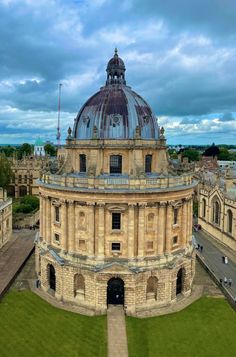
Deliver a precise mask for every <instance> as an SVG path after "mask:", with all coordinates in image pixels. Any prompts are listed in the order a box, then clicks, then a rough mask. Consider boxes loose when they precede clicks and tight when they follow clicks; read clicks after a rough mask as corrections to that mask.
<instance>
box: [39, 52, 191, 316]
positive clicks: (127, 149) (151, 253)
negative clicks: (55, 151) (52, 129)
mask: <svg viewBox="0 0 236 357" xmlns="http://www.w3.org/2000/svg"><path fill="white" fill-rule="evenodd" d="M68 134H69V135H68V138H67V145H66V152H67V155H66V160H65V163H64V165H63V167H62V168H61V170H60V173H59V174H57V175H53V174H44V175H43V177H42V179H41V181H40V207H41V217H40V222H41V224H40V235H39V237H38V239H37V243H36V271H37V274H38V276H39V278H40V281H41V288H42V289H43V291H45V292H48V293H49V294H51V295H54V296H55V299H57V300H62V301H64V302H68V303H74V304H77V305H81V306H85V307H87V308H88V309H91V310H94V311H96V312H97V313H104V312H105V311H106V309H107V304H124V305H125V306H126V310H127V313H129V314H135V312H136V311H138V310H139V309H142V310H149V309H150V307H159V306H165V305H167V304H170V303H174V302H175V301H176V298H177V297H180V298H184V297H186V296H189V294H191V289H192V282H193V277H194V273H195V253H194V250H193V247H192V195H193V188H194V186H195V185H196V182H195V181H193V179H192V176H191V174H190V173H184V174H182V175H178V174H177V173H176V172H175V170H174V168H173V167H172V166H171V167H170V165H169V161H168V157H167V146H166V140H165V137H164V129H163V128H161V129H159V127H158V125H157V119H156V118H155V116H154V115H153V113H152V111H151V108H150V107H149V105H148V104H147V103H146V102H145V101H144V99H143V98H142V97H140V96H139V95H138V94H136V93H135V92H134V91H132V90H131V88H130V87H128V86H126V81H125V66H124V62H123V61H122V59H121V58H120V57H119V56H118V54H117V52H115V54H114V57H113V58H112V59H111V60H110V61H109V62H108V66H107V81H106V85H105V86H104V87H102V88H101V89H100V91H99V92H97V93H96V94H95V95H94V96H92V97H91V98H90V99H89V100H88V101H87V102H86V103H85V104H84V106H83V107H82V108H81V110H80V112H79V114H78V115H77V118H76V120H75V124H74V128H73V131H72V130H71V129H70V128H69V130H68Z"/></svg>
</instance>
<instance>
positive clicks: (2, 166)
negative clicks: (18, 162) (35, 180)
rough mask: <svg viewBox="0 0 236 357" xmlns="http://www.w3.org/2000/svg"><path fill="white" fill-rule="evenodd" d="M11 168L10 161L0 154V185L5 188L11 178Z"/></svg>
mask: <svg viewBox="0 0 236 357" xmlns="http://www.w3.org/2000/svg"><path fill="white" fill-rule="evenodd" d="M12 176H13V174H12V170H11V165H10V162H9V161H8V160H7V158H6V156H5V154H2V153H1V154H0V187H3V188H6V187H7V186H8V185H9V183H10V181H11V178H12Z"/></svg>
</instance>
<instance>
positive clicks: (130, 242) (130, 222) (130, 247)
mask: <svg viewBox="0 0 236 357" xmlns="http://www.w3.org/2000/svg"><path fill="white" fill-rule="evenodd" d="M135 206H136V205H135V204H134V203H130V204H129V203H128V207H129V212H128V258H133V257H134V207H135Z"/></svg>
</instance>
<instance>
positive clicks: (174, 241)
mask: <svg viewBox="0 0 236 357" xmlns="http://www.w3.org/2000/svg"><path fill="white" fill-rule="evenodd" d="M173 244H178V237H177V236H174V237H173Z"/></svg>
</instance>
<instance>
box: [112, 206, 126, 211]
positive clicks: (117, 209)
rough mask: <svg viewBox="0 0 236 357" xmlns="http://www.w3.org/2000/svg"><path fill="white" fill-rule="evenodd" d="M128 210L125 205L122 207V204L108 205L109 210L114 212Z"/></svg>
mask: <svg viewBox="0 0 236 357" xmlns="http://www.w3.org/2000/svg"><path fill="white" fill-rule="evenodd" d="M125 210H126V208H125V207H120V206H110V207H108V211H112V212H124V211H125Z"/></svg>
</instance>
